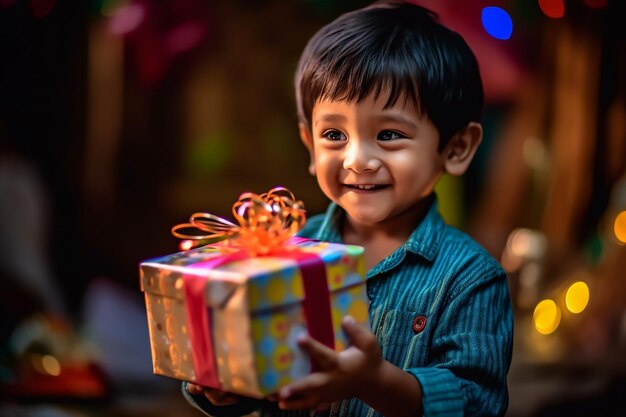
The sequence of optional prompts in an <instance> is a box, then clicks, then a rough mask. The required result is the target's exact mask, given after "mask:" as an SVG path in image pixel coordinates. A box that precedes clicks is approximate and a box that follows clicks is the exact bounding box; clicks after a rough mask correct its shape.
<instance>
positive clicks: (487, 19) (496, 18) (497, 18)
mask: <svg viewBox="0 0 626 417" xmlns="http://www.w3.org/2000/svg"><path fill="white" fill-rule="evenodd" d="M481 20H482V23H483V27H484V28H485V30H486V31H487V33H488V34H489V35H491V36H493V37H494V38H496V39H501V40H507V39H509V38H510V37H511V34H512V33H513V21H512V20H511V16H509V14H508V13H507V12H506V11H505V10H504V9H501V8H500V7H496V6H489V7H485V8H484V9H483V11H482V14H481Z"/></svg>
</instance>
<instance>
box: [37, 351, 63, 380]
mask: <svg viewBox="0 0 626 417" xmlns="http://www.w3.org/2000/svg"><path fill="white" fill-rule="evenodd" d="M41 367H42V368H43V369H44V370H45V371H46V373H47V374H48V375H52V376H59V375H60V374H61V364H60V363H59V361H58V360H57V358H55V357H54V356H52V355H43V357H42V358H41Z"/></svg>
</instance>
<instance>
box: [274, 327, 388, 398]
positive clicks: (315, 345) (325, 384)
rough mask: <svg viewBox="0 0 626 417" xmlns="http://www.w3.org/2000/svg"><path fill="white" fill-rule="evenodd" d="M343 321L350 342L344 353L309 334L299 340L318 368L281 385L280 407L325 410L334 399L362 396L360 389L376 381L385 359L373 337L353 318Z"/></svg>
mask: <svg viewBox="0 0 626 417" xmlns="http://www.w3.org/2000/svg"><path fill="white" fill-rule="evenodd" d="M342 324H343V329H344V331H345V332H346V334H347V335H348V337H349V338H350V341H351V342H352V345H351V346H350V347H349V348H348V349H346V350H344V351H343V352H340V353H337V352H335V351H334V350H331V349H329V348H328V347H326V346H324V345H322V344H321V343H319V342H317V341H316V340H313V339H312V338H311V337H309V336H304V337H302V338H301V339H300V340H299V341H298V342H299V344H300V347H301V348H302V349H303V350H304V351H305V352H307V353H308V354H309V355H311V357H312V358H313V359H314V360H315V361H317V363H318V364H319V366H320V370H319V371H317V372H313V373H311V374H310V375H308V376H306V377H304V378H302V379H300V380H298V381H295V382H293V383H291V384H290V385H287V386H285V387H283V388H282V389H281V390H280V391H279V403H278V405H279V407H280V408H282V409H285V410H299V409H318V410H321V409H326V408H328V406H329V404H331V403H332V402H334V401H337V400H343V399H346V398H352V397H359V396H361V394H362V393H363V389H364V388H366V387H368V386H372V385H373V382H375V381H376V380H377V378H378V376H379V375H380V372H382V365H383V363H384V361H383V357H382V354H381V352H380V348H379V347H378V342H377V340H376V336H375V335H374V334H373V333H372V332H370V331H369V330H368V329H366V328H364V327H362V326H359V325H358V324H356V322H355V321H354V319H353V318H352V317H349V316H348V317H345V318H344V320H343V323H342Z"/></svg>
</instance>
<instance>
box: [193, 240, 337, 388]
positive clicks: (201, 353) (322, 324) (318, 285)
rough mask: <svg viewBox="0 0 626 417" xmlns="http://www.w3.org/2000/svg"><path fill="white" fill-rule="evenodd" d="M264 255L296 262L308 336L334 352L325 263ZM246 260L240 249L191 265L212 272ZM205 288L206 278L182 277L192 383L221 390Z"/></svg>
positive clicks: (295, 254)
mask: <svg viewBox="0 0 626 417" xmlns="http://www.w3.org/2000/svg"><path fill="white" fill-rule="evenodd" d="M294 240H295V242H296V243H301V242H304V241H307V239H302V238H297V239H294ZM267 256H274V257H275V256H280V257H286V258H290V259H293V260H295V261H296V262H297V263H298V267H299V268H300V271H301V273H302V282H303V288H304V301H303V309H304V317H305V320H306V323H307V327H308V331H309V335H310V336H311V337H312V338H313V339H315V340H317V341H318V342H320V343H322V344H324V345H325V346H328V347H329V348H331V349H334V348H335V334H334V330H333V326H332V315H331V307H330V292H329V290H328V280H327V276H326V265H324V261H323V260H322V259H321V258H320V257H319V256H318V255H315V254H313V253H308V252H302V251H298V250H294V251H285V252H281V253H279V254H277V253H273V254H271V255H267ZM247 257H249V255H248V253H247V252H246V251H243V250H242V251H239V252H235V253H231V254H228V255H225V256H220V257H217V258H214V259H211V260H209V261H207V262H200V263H197V264H193V265H190V266H191V267H193V268H202V269H213V268H217V267H218V266H220V265H224V264H227V263H230V262H234V261H238V260H242V259H245V258H247ZM205 285H206V277H202V276H197V275H185V277H184V284H183V288H184V293H185V308H186V313H187V323H189V338H190V340H191V345H192V354H193V363H194V368H195V371H196V381H195V382H197V383H199V384H200V385H204V386H208V387H212V388H221V384H220V382H219V378H218V369H217V361H216V357H215V348H214V346H213V332H212V313H211V308H210V307H207V305H206V302H205V298H204V295H205ZM318 369H319V366H318V364H317V363H315V361H313V360H311V370H312V371H315V370H318Z"/></svg>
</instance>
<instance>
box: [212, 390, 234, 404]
mask: <svg viewBox="0 0 626 417" xmlns="http://www.w3.org/2000/svg"><path fill="white" fill-rule="evenodd" d="M204 396H205V397H206V398H207V399H208V400H209V401H211V403H212V404H213V405H218V406H223V405H232V404H236V403H238V402H239V397H238V396H237V395H233V394H229V393H227V392H222V391H218V390H205V391H204Z"/></svg>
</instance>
